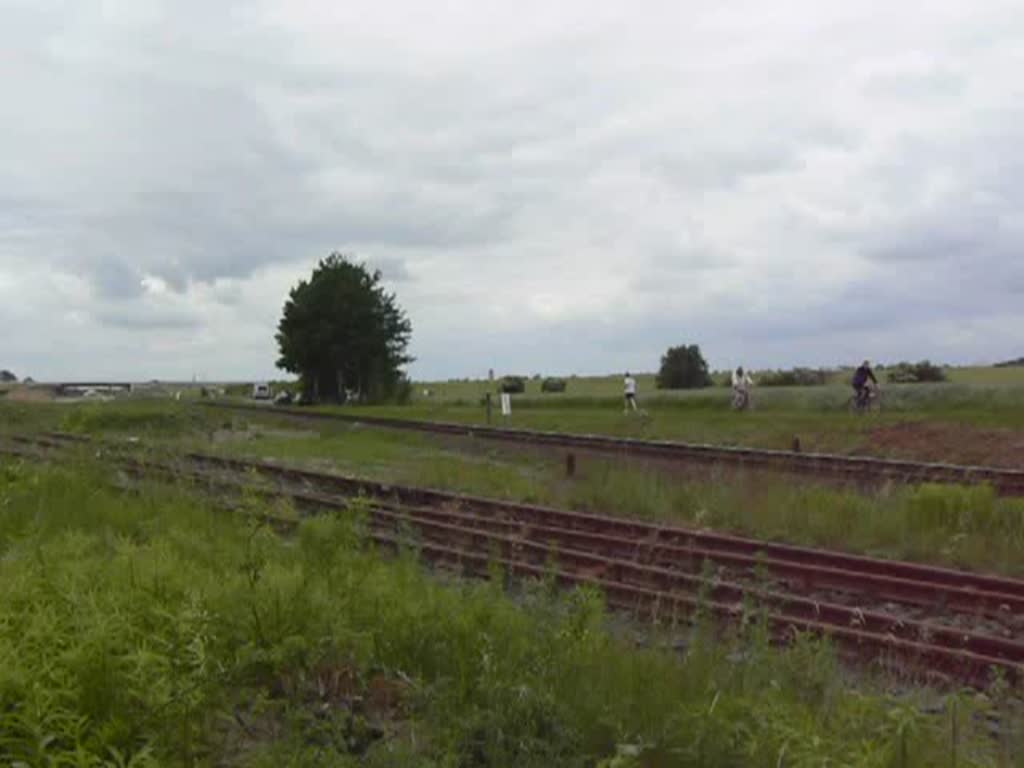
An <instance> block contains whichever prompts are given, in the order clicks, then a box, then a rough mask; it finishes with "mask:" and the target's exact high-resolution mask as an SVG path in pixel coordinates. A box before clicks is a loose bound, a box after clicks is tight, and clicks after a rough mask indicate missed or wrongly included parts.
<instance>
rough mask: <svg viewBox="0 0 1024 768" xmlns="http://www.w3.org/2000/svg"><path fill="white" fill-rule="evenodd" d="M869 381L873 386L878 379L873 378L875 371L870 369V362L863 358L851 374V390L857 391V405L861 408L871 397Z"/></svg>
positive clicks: (876, 384)
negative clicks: (858, 366)
mask: <svg viewBox="0 0 1024 768" xmlns="http://www.w3.org/2000/svg"><path fill="white" fill-rule="evenodd" d="M869 381H870V382H871V383H872V384H873V385H874V386H875V387H877V386H878V379H876V378H875V372H874V371H872V370H871V363H870V361H868V360H865V361H864V362H863V363H861V365H860V368H858V369H857V370H856V371H854V374H853V382H851V383H852V384H853V391H854V392H856V393H857V400H856V402H857V407H858V408H863V407H864V406H866V405H867V404H868V400H869V399H870V397H871V384H868V382H869Z"/></svg>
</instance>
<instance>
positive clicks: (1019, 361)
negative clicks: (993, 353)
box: [994, 357, 1024, 368]
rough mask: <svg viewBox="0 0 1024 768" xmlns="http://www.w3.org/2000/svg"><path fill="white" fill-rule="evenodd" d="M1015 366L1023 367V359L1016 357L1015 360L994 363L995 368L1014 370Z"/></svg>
mask: <svg viewBox="0 0 1024 768" xmlns="http://www.w3.org/2000/svg"><path fill="white" fill-rule="evenodd" d="M1017 366H1024V357H1018V358H1017V359H1016V360H1007V361H1005V362H1002V363H996V364H995V366H994V367H995V368H1016V367H1017Z"/></svg>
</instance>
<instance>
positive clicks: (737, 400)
mask: <svg viewBox="0 0 1024 768" xmlns="http://www.w3.org/2000/svg"><path fill="white" fill-rule="evenodd" d="M753 384H754V380H753V379H752V378H750V374H749V373H745V372H744V371H743V366H742V365H740V366H737V368H736V370H735V371H733V372H732V391H733V398H732V402H733V407H734V408H736V409H737V410H742V409H744V408H746V407H747V405H748V404H749V403H750V387H751V386H753Z"/></svg>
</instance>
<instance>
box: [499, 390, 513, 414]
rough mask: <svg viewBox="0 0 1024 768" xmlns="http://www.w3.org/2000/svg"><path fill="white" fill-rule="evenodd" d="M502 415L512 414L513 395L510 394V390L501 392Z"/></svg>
mask: <svg viewBox="0 0 1024 768" xmlns="http://www.w3.org/2000/svg"><path fill="white" fill-rule="evenodd" d="M501 415H502V416H511V415H512V395H510V394H509V393H508V392H502V393H501Z"/></svg>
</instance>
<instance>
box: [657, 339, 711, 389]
mask: <svg viewBox="0 0 1024 768" xmlns="http://www.w3.org/2000/svg"><path fill="white" fill-rule="evenodd" d="M657 384H658V389H698V388H700V387H707V386H709V385H710V384H711V375H710V374H709V373H708V364H707V361H706V360H705V359H704V355H702V354H701V352H700V347H699V346H698V345H696V344H690V345H689V346H687V345H685V344H683V345H680V346H678V347H669V348H668V351H666V352H665V354H664V355H662V357H661V368H659V369H658V379H657Z"/></svg>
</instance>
